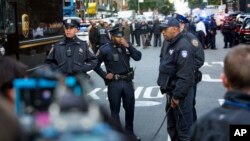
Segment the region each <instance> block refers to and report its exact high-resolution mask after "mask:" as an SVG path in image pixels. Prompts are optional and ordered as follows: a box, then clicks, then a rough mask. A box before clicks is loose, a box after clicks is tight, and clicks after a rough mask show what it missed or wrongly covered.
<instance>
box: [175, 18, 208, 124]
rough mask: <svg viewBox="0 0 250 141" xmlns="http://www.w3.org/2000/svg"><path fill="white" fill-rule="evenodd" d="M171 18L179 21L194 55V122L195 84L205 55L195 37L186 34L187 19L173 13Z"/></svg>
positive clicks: (195, 115) (197, 81)
mask: <svg viewBox="0 0 250 141" xmlns="http://www.w3.org/2000/svg"><path fill="white" fill-rule="evenodd" d="M173 17H175V18H176V19H177V20H179V21H180V27H181V31H182V33H183V35H184V37H185V38H186V39H187V40H188V41H189V42H190V44H191V45H192V49H193V52H194V54H195V69H194V71H195V82H196V83H195V84H194V102H193V104H194V105H193V112H194V115H193V119H194V121H196V120H197V114H196V109H195V104H196V101H195V97H196V91H197V83H199V82H200V81H201V79H202V78H201V77H202V73H201V71H200V70H199V69H200V68H201V67H202V65H203V64H204V61H205V55H204V50H203V47H202V45H201V43H200V41H199V40H198V39H197V38H196V37H195V35H194V34H192V33H191V32H188V27H187V24H188V23H189V21H188V19H187V18H185V17H184V16H182V15H180V14H178V13H175V14H174V15H173Z"/></svg>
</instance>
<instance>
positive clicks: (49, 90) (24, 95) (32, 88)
mask: <svg viewBox="0 0 250 141" xmlns="http://www.w3.org/2000/svg"><path fill="white" fill-rule="evenodd" d="M64 81H65V82H64V83H65V86H67V87H68V88H70V89H71V90H72V91H73V93H74V95H76V96H79V95H81V94H82V90H81V87H80V85H79V84H78V83H77V80H76V78H75V77H66V78H65V80H64ZM60 83H61V82H60V81H58V80H53V79H51V80H50V79H46V78H23V79H15V80H14V89H15V112H16V114H17V115H21V114H32V113H33V112H35V111H47V110H48V108H49V106H50V104H51V103H52V102H54V100H56V97H57V96H60V92H58V90H60V88H59V87H60ZM64 92H65V91H64Z"/></svg>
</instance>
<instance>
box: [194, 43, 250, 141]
mask: <svg viewBox="0 0 250 141" xmlns="http://www.w3.org/2000/svg"><path fill="white" fill-rule="evenodd" d="M249 62H250V47H249V46H246V45H238V46H237V47H235V48H233V49H232V50H230V51H229V53H228V54H227V55H226V57H225V59H224V69H223V73H222V75H221V79H222V83H223V84H224V87H225V88H226V89H227V92H226V94H225V96H224V98H225V102H224V104H223V105H222V106H220V107H218V108H215V109H214V110H212V111H210V112H209V113H207V114H205V115H204V116H202V117H201V118H200V119H198V121H197V122H196V123H195V124H194V125H193V127H192V130H191V140H192V141H215V140H216V141H230V140H234V139H232V138H231V139H230V137H234V131H233V130H232V131H233V133H232V132H231V128H232V129H234V128H233V125H249V123H250V110H249V105H250V91H249V90H250V75H249V71H250V70H249V68H250V63H249ZM236 137H237V136H236ZM236 140H248V138H244V137H242V136H241V137H239V138H238V139H236Z"/></svg>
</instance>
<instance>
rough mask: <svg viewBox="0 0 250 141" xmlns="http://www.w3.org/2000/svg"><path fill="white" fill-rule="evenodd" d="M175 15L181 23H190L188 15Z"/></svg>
mask: <svg viewBox="0 0 250 141" xmlns="http://www.w3.org/2000/svg"><path fill="white" fill-rule="evenodd" d="M173 17H174V18H176V19H177V20H178V21H180V22H181V23H189V20H188V19H187V18H186V17H184V16H183V15H181V14H178V13H174V14H173Z"/></svg>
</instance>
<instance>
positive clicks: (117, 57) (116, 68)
mask: <svg viewBox="0 0 250 141" xmlns="http://www.w3.org/2000/svg"><path fill="white" fill-rule="evenodd" d="M110 33H111V37H112V43H108V44H105V45H103V46H101V47H100V49H99V51H98V52H97V58H98V65H97V67H96V68H95V71H96V72H97V73H98V74H99V75H100V76H101V77H102V78H103V79H104V80H105V82H106V84H107V85H108V99H109V103H110V110H111V116H112V117H113V118H114V119H115V120H116V121H117V122H118V123H120V117H119V112H120V105H121V99H122V102H123V108H124V109H125V130H126V131H127V132H128V133H129V134H130V135H132V136H135V134H134V130H133V121H134V107H135V96H134V87H133V82H132V80H133V77H134V71H133V69H132V68H131V67H130V63H129V60H130V57H131V58H132V59H134V60H135V61H139V60H140V59H141V52H140V51H138V50H136V49H135V48H134V47H133V46H132V44H130V43H128V42H127V41H126V40H125V39H124V38H123V36H124V33H123V31H122V28H121V27H115V28H114V29H112V30H110ZM102 62H104V64H105V67H106V71H104V70H102V69H101V67H100V65H101V63H102ZM135 137H136V136H135ZM136 138H137V140H140V138H138V137H136Z"/></svg>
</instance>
